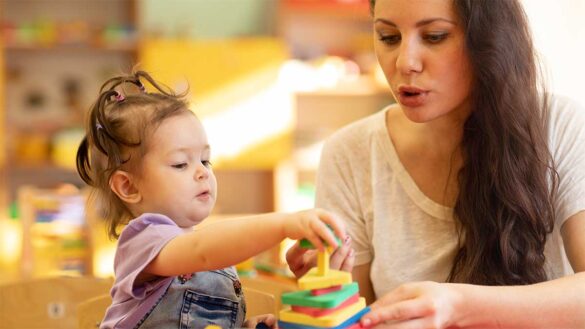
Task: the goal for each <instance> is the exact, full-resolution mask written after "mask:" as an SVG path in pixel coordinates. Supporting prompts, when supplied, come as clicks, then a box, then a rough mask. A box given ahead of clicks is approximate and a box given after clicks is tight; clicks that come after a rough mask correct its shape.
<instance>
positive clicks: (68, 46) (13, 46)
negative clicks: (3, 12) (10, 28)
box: [3, 43, 138, 52]
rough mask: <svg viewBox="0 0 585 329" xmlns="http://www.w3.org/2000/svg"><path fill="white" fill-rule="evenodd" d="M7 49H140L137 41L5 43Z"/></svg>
mask: <svg viewBox="0 0 585 329" xmlns="http://www.w3.org/2000/svg"><path fill="white" fill-rule="evenodd" d="M3 48H4V49H5V50H6V51H113V52H135V51H137V49H138V46H137V44H136V43H120V44H110V45H96V44H55V45H42V44H5V45H4V47H3Z"/></svg>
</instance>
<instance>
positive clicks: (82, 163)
mask: <svg viewBox="0 0 585 329" xmlns="http://www.w3.org/2000/svg"><path fill="white" fill-rule="evenodd" d="M143 81H146V82H148V83H149V84H150V85H151V86H152V87H153V89H154V91H152V92H151V91H147V90H146V88H145V87H144V85H143V83H142V82H143ZM185 95H186V92H185V93H183V94H176V93H175V92H174V91H173V90H171V89H170V88H168V87H166V86H163V85H161V84H159V83H157V82H156V81H155V80H154V79H153V78H152V77H151V76H150V75H149V74H148V73H146V72H144V71H136V72H135V73H133V74H129V75H123V76H117V77H114V78H111V79H109V80H108V81H106V82H105V83H104V84H103V85H102V87H101V88H100V93H99V96H98V98H97V101H96V102H95V103H94V104H93V105H92V107H91V110H90V112H89V115H88V119H87V123H86V127H85V131H86V135H85V137H84V138H83V140H82V141H81V144H80V145H79V148H78V150H77V172H78V173H79V175H80V176H81V178H82V179H83V180H84V181H85V182H86V183H87V184H88V185H90V186H92V187H94V189H93V191H92V199H93V200H94V201H96V202H95V203H94V204H95V205H97V206H98V207H99V212H100V215H101V216H102V217H104V219H105V220H106V221H107V225H108V234H109V235H110V237H113V238H117V237H118V232H117V228H118V226H120V225H123V224H126V223H127V222H128V221H129V220H130V219H131V218H132V214H131V213H130V211H129V210H128V208H127V207H126V205H125V204H124V203H123V202H122V200H120V199H119V198H118V196H117V195H116V194H115V193H114V192H113V191H112V190H111V189H110V178H111V177H112V174H113V173H115V172H116V171H117V170H124V171H135V170H138V169H140V162H139V161H138V160H139V159H140V158H142V157H143V156H144V154H145V153H146V151H147V149H148V137H149V136H151V134H152V133H153V132H154V130H155V129H156V128H157V127H158V126H159V125H160V124H161V123H162V122H163V121H164V120H165V119H167V118H169V117H173V116H176V115H179V114H183V113H186V112H191V111H190V110H189V108H188V105H187V102H186V100H185Z"/></svg>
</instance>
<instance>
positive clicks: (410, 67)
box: [396, 37, 422, 75]
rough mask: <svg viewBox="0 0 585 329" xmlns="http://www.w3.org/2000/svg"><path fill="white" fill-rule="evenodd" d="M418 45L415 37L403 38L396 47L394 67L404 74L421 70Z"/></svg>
mask: <svg viewBox="0 0 585 329" xmlns="http://www.w3.org/2000/svg"><path fill="white" fill-rule="evenodd" d="M420 48H421V47H420V45H419V44H418V42H417V40H416V38H414V37H413V38H403V39H402V42H401V43H400V48H399V49H398V58H397V59H396V68H397V69H398V70H399V71H400V72H401V73H402V74H405V75H409V74H412V73H419V72H421V71H422V60H421V54H420V51H421V49H420Z"/></svg>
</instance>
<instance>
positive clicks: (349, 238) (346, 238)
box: [343, 235, 351, 244]
mask: <svg viewBox="0 0 585 329" xmlns="http://www.w3.org/2000/svg"><path fill="white" fill-rule="evenodd" d="M349 240H351V237H350V236H349V235H348V236H346V237H345V239H343V243H344V244H349Z"/></svg>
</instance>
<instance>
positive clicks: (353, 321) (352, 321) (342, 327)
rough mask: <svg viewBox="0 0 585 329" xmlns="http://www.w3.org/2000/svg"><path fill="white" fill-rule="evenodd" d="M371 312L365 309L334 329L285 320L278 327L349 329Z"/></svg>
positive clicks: (285, 328) (293, 328)
mask: <svg viewBox="0 0 585 329" xmlns="http://www.w3.org/2000/svg"><path fill="white" fill-rule="evenodd" d="M369 311H370V308H369V307H365V308H364V309H362V310H360V311H359V312H357V313H356V314H354V315H353V316H351V317H350V318H349V319H347V320H346V321H344V322H343V323H341V324H339V325H337V326H333V327H319V326H316V325H315V324H311V325H305V324H299V323H292V322H287V321H283V320H280V321H278V327H279V328H280V329H324V328H327V329H347V328H348V327H350V326H352V325H354V324H356V323H357V322H358V321H359V320H360V318H361V317H362V316H363V315H364V314H366V313H368V312H369ZM352 328H353V327H352ZM355 328H361V327H355Z"/></svg>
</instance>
